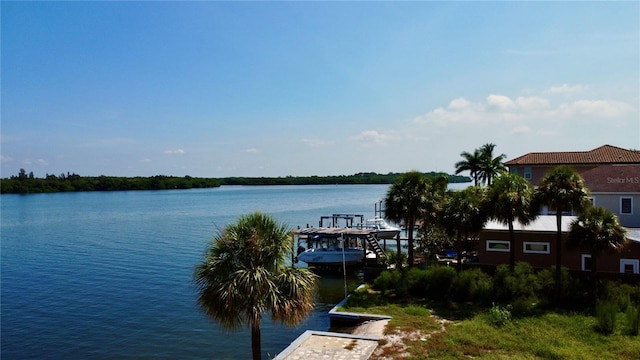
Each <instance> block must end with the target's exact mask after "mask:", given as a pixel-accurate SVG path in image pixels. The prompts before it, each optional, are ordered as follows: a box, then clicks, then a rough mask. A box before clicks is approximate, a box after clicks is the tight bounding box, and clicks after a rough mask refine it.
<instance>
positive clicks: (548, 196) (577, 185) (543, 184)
mask: <svg viewBox="0 0 640 360" xmlns="http://www.w3.org/2000/svg"><path fill="white" fill-rule="evenodd" d="M534 203H535V204H536V205H535V206H534V211H538V210H539V207H540V206H543V205H546V206H547V207H548V208H549V209H550V210H553V211H555V213H556V229H557V230H556V249H557V250H558V251H556V287H555V290H556V300H557V301H559V300H560V296H561V294H560V291H561V283H562V272H561V271H560V268H561V266H562V251H561V250H562V249H563V241H562V216H563V214H564V212H565V211H576V212H579V213H581V212H583V211H584V210H585V209H586V208H588V207H589V206H591V201H590V200H589V191H588V189H587V187H586V186H585V185H584V181H583V180H582V177H580V174H578V173H577V172H576V171H575V170H573V169H572V168H571V167H568V166H558V167H556V168H554V169H551V170H550V171H549V172H548V173H547V174H546V175H545V176H544V178H542V181H540V184H539V185H538V187H537V188H536V190H535V193H534Z"/></svg>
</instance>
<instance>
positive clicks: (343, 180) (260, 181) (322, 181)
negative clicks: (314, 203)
mask: <svg viewBox="0 0 640 360" xmlns="http://www.w3.org/2000/svg"><path fill="white" fill-rule="evenodd" d="M439 174H442V173H436V172H429V173H425V176H430V177H435V176H437V175H439ZM400 175H402V174H401V173H388V174H377V173H374V172H370V173H358V174H354V175H339V176H287V177H228V178H222V179H220V180H221V181H222V185H332V184H341V185H355V184H392V183H393V182H394V181H396V179H397V178H398V177H399V176H400ZM444 175H445V176H447V177H448V178H449V182H450V183H464V182H470V181H471V178H470V177H468V176H460V175H449V174H444Z"/></svg>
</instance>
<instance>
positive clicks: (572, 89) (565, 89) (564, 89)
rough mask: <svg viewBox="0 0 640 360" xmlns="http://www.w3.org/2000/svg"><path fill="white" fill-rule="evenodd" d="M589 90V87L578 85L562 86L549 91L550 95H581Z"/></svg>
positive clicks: (553, 87)
mask: <svg viewBox="0 0 640 360" xmlns="http://www.w3.org/2000/svg"><path fill="white" fill-rule="evenodd" d="M587 89H589V87H588V86H585V85H581V84H577V85H569V84H562V85H560V86H552V87H551V88H549V90H547V92H548V93H549V94H569V93H580V92H584V91H586V90H587Z"/></svg>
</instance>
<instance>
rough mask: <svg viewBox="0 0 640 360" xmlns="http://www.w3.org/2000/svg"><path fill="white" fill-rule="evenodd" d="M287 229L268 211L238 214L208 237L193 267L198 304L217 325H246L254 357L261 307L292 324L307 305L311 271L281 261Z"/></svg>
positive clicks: (288, 242)
mask: <svg viewBox="0 0 640 360" xmlns="http://www.w3.org/2000/svg"><path fill="white" fill-rule="evenodd" d="M289 233H290V231H289V230H288V229H287V227H286V226H284V225H281V224H279V223H277V222H276V221H275V220H273V219H272V218H271V217H269V216H268V215H264V214H261V213H258V212H256V213H253V214H250V215H246V216H242V217H240V218H239V220H238V221H237V223H233V224H230V225H228V226H227V227H226V228H225V229H224V230H223V231H222V232H221V233H219V234H218V235H216V236H215V237H214V239H213V241H212V242H211V244H210V246H209V248H208V251H207V253H206V255H205V259H204V261H203V262H202V263H200V264H199V265H197V266H196V269H195V273H194V280H195V283H196V286H197V289H198V293H199V295H198V303H199V305H200V307H201V309H202V310H203V311H204V312H205V313H206V314H207V315H208V316H209V317H211V318H212V319H213V320H214V321H216V322H217V323H219V324H220V326H221V327H222V328H223V329H227V330H235V329H237V328H239V327H240V326H241V325H243V324H244V325H246V326H248V327H250V328H251V350H252V353H253V359H254V360H259V359H260V358H261V344H260V325H261V322H262V315H263V314H264V313H266V312H270V313H271V317H272V319H273V320H274V321H276V322H280V323H282V324H285V325H287V326H295V325H298V324H299V323H300V322H301V321H302V320H303V319H304V318H306V317H307V315H308V314H309V312H311V310H313V306H314V304H313V295H314V292H315V284H316V276H315V275H314V274H313V273H311V272H310V271H309V270H307V269H300V268H291V267H288V266H285V264H284V261H285V258H286V255H287V253H288V252H289V251H291V248H292V247H291V245H292V241H293V239H292V238H291V236H290V234H289Z"/></svg>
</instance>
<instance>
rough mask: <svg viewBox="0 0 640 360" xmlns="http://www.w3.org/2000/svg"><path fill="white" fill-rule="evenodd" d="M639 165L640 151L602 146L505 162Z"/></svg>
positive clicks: (516, 163)
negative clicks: (588, 149)
mask: <svg viewBox="0 0 640 360" xmlns="http://www.w3.org/2000/svg"><path fill="white" fill-rule="evenodd" d="M564 164H567V165H568V164H640V151H638V150H627V149H623V148H619V147H616V146H611V145H603V146H600V147H598V148H595V149H593V150H590V151H564V152H532V153H528V154H525V155H522V156H520V157H517V158H515V159H513V160H509V161H507V162H505V165H507V166H514V165H564Z"/></svg>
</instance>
